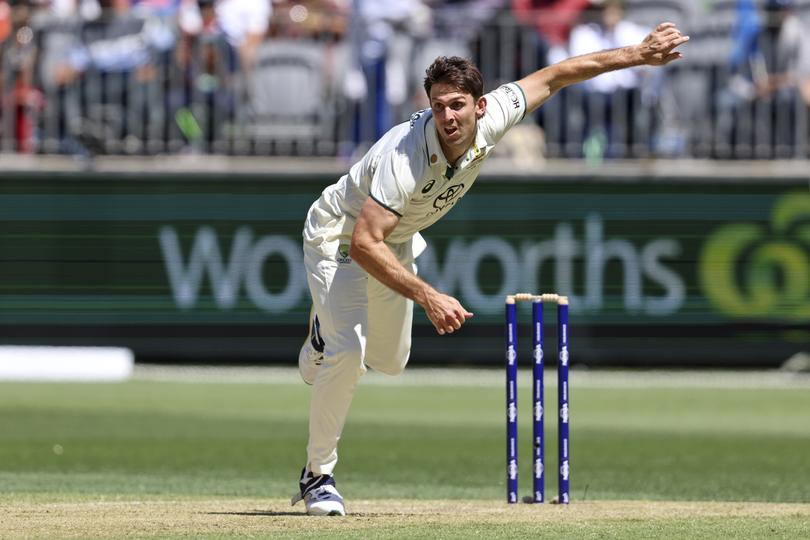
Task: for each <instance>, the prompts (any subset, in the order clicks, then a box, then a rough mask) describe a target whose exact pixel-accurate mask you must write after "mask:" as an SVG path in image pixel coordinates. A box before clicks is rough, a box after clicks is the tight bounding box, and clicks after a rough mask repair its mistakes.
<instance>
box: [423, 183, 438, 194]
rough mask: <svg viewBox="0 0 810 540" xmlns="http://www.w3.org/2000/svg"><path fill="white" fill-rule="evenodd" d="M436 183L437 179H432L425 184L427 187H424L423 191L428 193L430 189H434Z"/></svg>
mask: <svg viewBox="0 0 810 540" xmlns="http://www.w3.org/2000/svg"><path fill="white" fill-rule="evenodd" d="M435 183H436V180H430V181H429V182H428V183H427V184H425V187H423V188H422V193H427V192H428V191H430V190H431V189H433V184H435Z"/></svg>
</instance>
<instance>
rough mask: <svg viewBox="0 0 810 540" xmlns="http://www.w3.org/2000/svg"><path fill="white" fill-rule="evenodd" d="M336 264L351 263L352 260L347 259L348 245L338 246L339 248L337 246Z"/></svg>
mask: <svg viewBox="0 0 810 540" xmlns="http://www.w3.org/2000/svg"><path fill="white" fill-rule="evenodd" d="M337 262H339V263H342V264H348V263H350V262H352V258H351V257H349V244H340V246H338V253H337Z"/></svg>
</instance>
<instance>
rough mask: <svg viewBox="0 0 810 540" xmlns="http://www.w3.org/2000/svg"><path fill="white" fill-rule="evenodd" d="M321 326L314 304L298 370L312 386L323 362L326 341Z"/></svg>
mask: <svg viewBox="0 0 810 540" xmlns="http://www.w3.org/2000/svg"><path fill="white" fill-rule="evenodd" d="M320 326H321V324H320V322H318V316H317V315H315V306H312V309H310V310H309V332H308V333H307V339H305V340H304V344H303V345H302V346H301V351H300V352H299V353H298V372H299V373H300V374H301V378H302V379H303V380H304V382H305V383H307V384H308V385H310V386H311V385H312V383H313V382H315V376H316V375H317V374H318V369H319V368H320V367H321V364H322V363H323V348H324V342H323V339H321V334H320Z"/></svg>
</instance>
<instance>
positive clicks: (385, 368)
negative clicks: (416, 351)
mask: <svg viewBox="0 0 810 540" xmlns="http://www.w3.org/2000/svg"><path fill="white" fill-rule="evenodd" d="M410 356H411V351H410V350H407V351H405V352H403V353H400V354H397V355H393V356H387V357H384V358H383V357H368V358H366V364H368V365H369V366H370V367H371V369H373V370H374V371H379V372H380V373H385V374H386V375H393V376H396V375H401V374H402V372H403V371H405V366H407V365H408V358H410Z"/></svg>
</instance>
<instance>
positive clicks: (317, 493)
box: [290, 469, 346, 516]
mask: <svg viewBox="0 0 810 540" xmlns="http://www.w3.org/2000/svg"><path fill="white" fill-rule="evenodd" d="M298 485H299V491H298V493H296V494H295V495H293V496H292V499H291V500H290V503H291V504H292V505H293V506H294V505H295V504H296V503H297V502H298V501H304V503H306V505H307V514H309V515H310V516H345V515H346V507H345V506H344V505H343V497H341V496H340V493H338V490H337V487H336V486H335V479H334V478H333V477H332V475H329V474H319V475H317V476H315V475H313V474H312V473H311V472H310V471H308V470H306V469H304V470H303V471H301V480H300V481H299V482H298Z"/></svg>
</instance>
